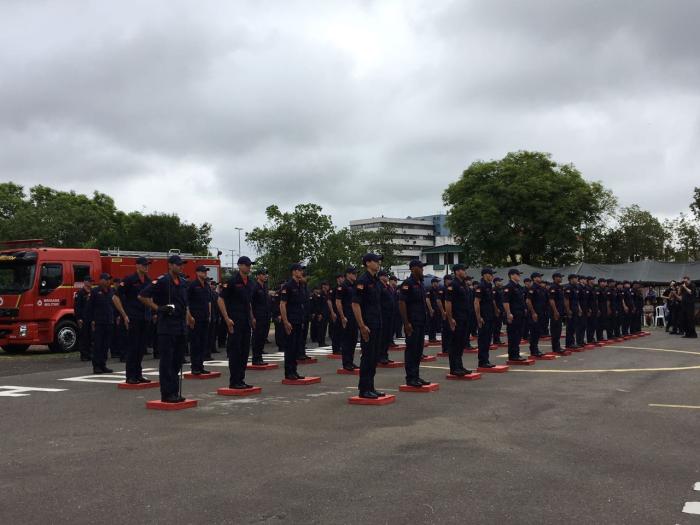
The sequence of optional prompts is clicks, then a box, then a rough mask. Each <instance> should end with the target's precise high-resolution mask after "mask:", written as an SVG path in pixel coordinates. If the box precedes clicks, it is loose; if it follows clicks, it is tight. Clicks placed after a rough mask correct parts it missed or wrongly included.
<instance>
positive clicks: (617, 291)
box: [612, 281, 624, 337]
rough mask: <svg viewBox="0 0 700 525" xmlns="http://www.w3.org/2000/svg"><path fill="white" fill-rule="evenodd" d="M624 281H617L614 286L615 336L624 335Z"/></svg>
mask: <svg viewBox="0 0 700 525" xmlns="http://www.w3.org/2000/svg"><path fill="white" fill-rule="evenodd" d="M622 295H623V289H622V281H620V282H618V281H615V284H614V286H613V296H612V299H613V303H612V305H613V318H614V325H615V337H622V335H623V333H622V316H623V315H624V302H623V300H622Z"/></svg>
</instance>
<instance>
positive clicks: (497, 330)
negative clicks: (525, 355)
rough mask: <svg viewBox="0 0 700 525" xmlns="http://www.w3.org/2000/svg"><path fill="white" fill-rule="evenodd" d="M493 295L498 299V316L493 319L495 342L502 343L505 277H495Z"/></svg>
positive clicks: (496, 343)
mask: <svg viewBox="0 0 700 525" xmlns="http://www.w3.org/2000/svg"><path fill="white" fill-rule="evenodd" d="M493 297H494V299H495V300H496V316H495V318H494V320H493V344H495V345H500V344H502V341H501V329H502V328H503V316H504V315H505V312H504V311H503V279H502V278H501V277H494V278H493Z"/></svg>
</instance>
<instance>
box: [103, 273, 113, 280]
mask: <svg viewBox="0 0 700 525" xmlns="http://www.w3.org/2000/svg"><path fill="white" fill-rule="evenodd" d="M111 278H112V276H111V275H109V274H108V273H107V272H104V273H101V274H100V279H104V280H106V281H109V280H110V279H111Z"/></svg>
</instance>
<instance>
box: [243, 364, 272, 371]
mask: <svg viewBox="0 0 700 525" xmlns="http://www.w3.org/2000/svg"><path fill="white" fill-rule="evenodd" d="M279 367H280V365H278V364H277V363H265V364H264V365H253V364H250V365H248V366H246V370H276V369H278V368H279Z"/></svg>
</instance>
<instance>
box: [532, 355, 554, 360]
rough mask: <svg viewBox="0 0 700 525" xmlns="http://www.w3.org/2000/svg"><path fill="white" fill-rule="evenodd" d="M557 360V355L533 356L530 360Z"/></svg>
mask: <svg viewBox="0 0 700 525" xmlns="http://www.w3.org/2000/svg"><path fill="white" fill-rule="evenodd" d="M556 358H557V356H556V355H553V354H544V355H531V356H530V359H534V360H535V361H554V360H555V359H556Z"/></svg>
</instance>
